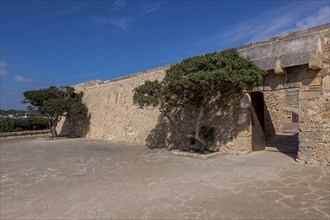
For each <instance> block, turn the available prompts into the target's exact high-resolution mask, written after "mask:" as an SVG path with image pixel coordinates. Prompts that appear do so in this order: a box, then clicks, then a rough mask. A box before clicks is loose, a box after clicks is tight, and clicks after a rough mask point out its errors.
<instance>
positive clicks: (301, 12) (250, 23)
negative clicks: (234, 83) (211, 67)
mask: <svg viewBox="0 0 330 220" xmlns="http://www.w3.org/2000/svg"><path fill="white" fill-rule="evenodd" d="M329 10H330V9H329V7H324V6H322V5H316V4H309V3H306V4H304V5H300V7H297V5H296V4H288V5H285V6H282V7H280V8H277V9H275V10H271V11H267V12H265V13H262V14H260V15H257V16H256V17H253V18H250V19H248V20H246V21H244V22H240V23H237V24H235V25H232V26H227V27H224V28H222V29H221V30H218V31H215V32H214V33H213V34H212V35H211V36H210V37H208V38H204V39H203V40H200V41H199V42H197V43H196V44H195V46H200V47H201V46H203V45H204V46H205V45H213V48H214V46H217V47H220V46H226V45H228V44H235V42H236V43H240V44H247V43H252V42H256V41H260V40H264V39H267V38H271V37H275V36H278V35H283V34H288V33H291V32H294V31H299V30H301V29H304V28H309V27H313V26H317V25H321V24H325V23H329ZM308 15H309V16H308ZM217 32H218V33H217ZM237 46H238V45H237Z"/></svg>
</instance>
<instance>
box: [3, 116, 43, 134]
mask: <svg viewBox="0 0 330 220" xmlns="http://www.w3.org/2000/svg"><path fill="white" fill-rule="evenodd" d="M47 128H48V119H47V118H33V117H31V118H5V119H1V120H0V132H13V131H29V130H43V129H47Z"/></svg>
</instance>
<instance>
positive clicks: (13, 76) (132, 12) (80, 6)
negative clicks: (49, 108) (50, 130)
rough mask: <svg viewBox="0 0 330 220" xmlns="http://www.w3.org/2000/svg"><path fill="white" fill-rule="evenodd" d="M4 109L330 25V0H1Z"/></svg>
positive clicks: (1, 70) (0, 72) (0, 70)
mask: <svg viewBox="0 0 330 220" xmlns="http://www.w3.org/2000/svg"><path fill="white" fill-rule="evenodd" d="M0 2H1V23H0V24H1V45H0V46H1V51H0V52H1V54H0V55H1V57H0V60H1V61H0V64H1V69H0V77H1V105H0V108H1V109H25V107H26V106H25V105H23V104H20V101H21V100H22V99H23V92H24V91H26V90H31V89H40V88H47V87H49V86H51V85H55V86H64V85H74V84H77V83H80V82H85V81H89V80H94V79H100V80H109V79H114V78H118V77H120V76H124V75H129V74H132V73H136V72H141V71H144V70H148V69H152V68H155V67H159V66H163V65H167V64H172V63H176V62H178V61H180V60H182V59H184V58H188V57H191V56H194V55H198V54H203V53H208V52H214V51H218V50H223V49H226V48H231V47H236V46H240V45H244V44H247V43H251V42H254V41H258V40H262V39H266V38H270V37H273V36H277V35H282V34H286V33H290V32H293V31H297V30H301V29H304V28H308V27H312V26H316V25H321V24H325V23H329V19H330V18H329V11H330V6H329V1H327V0H326V1H318V0H314V1H313V0H312V1H306V0H305V1H285V0H282V1H281V0H276V1H267V0H263V1H261V0H260V1H258V0H254V1H249V0H246V1H234V0H231V1H222V0H219V1H217V0H213V1H195V0H193V1H184V0H181V1H175V0H172V1H128V0H127V1H125V0H118V1H110V0H108V1H106V0H103V1H98V0H94V1H69V0H67V1H61V0H51V1H41V0H40V1H29V0H26V1H23V0H22V1H14V0H1V1H0Z"/></svg>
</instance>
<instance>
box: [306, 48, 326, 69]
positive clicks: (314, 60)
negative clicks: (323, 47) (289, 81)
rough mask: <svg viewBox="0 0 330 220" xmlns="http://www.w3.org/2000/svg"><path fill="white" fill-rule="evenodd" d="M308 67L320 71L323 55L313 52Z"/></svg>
mask: <svg viewBox="0 0 330 220" xmlns="http://www.w3.org/2000/svg"><path fill="white" fill-rule="evenodd" d="M308 66H309V68H311V69H315V70H318V69H322V67H323V55H322V53H320V52H315V53H313V54H311V56H310V59H309V62H308Z"/></svg>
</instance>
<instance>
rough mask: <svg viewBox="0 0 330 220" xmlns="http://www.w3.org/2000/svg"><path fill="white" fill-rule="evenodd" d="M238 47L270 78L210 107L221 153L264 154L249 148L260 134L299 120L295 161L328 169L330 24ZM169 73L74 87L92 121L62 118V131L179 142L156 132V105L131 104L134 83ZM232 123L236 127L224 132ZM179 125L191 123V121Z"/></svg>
mask: <svg viewBox="0 0 330 220" xmlns="http://www.w3.org/2000/svg"><path fill="white" fill-rule="evenodd" d="M237 50H238V52H239V53H240V54H241V55H242V56H244V57H249V58H250V59H251V60H252V61H253V62H255V63H256V64H257V65H258V66H259V67H260V68H262V69H265V70H267V72H268V74H267V76H266V77H265V79H264V83H263V85H262V86H260V87H258V88H255V89H254V90H253V91H246V94H237V95H235V96H234V98H233V101H232V102H231V104H230V106H227V107H226V110H224V111H222V112H220V109H223V107H224V106H223V105H222V104H221V103H219V106H217V107H216V106H215V108H214V112H213V114H214V115H216V116H217V117H215V118H212V126H215V130H216V134H218V135H217V137H216V139H217V140H216V144H217V145H218V146H219V147H220V150H221V151H224V152H227V153H231V154H247V153H249V152H251V151H252V150H260V149H263V147H260V146H254V145H255V144H254V143H253V142H256V139H260V140H261V139H262V137H258V135H257V136H256V134H259V133H265V135H266V137H267V136H272V135H275V134H280V133H281V132H282V125H283V123H284V122H287V121H288V119H287V118H288V117H287V116H288V114H289V115H291V119H292V120H295V121H299V152H298V157H299V159H300V160H302V161H305V162H307V163H317V164H329V161H330V146H329V143H330V135H329V134H330V122H329V119H330V76H329V57H330V54H329V53H330V25H329V24H327V25H322V26H319V27H315V28H310V29H306V30H303V31H299V32H296V33H292V34H288V35H285V36H279V37H275V38H272V39H268V40H265V41H260V42H256V43H252V44H249V45H245V46H242V47H239V48H237ZM167 68H168V66H167V67H161V68H158V69H154V70H150V71H146V72H143V73H138V74H135V75H131V76H127V77H123V78H120V79H116V80H110V81H106V82H101V81H91V82H86V83H82V84H79V85H76V86H75V88H76V90H77V91H83V92H84V97H83V101H84V103H85V104H86V106H87V107H88V111H89V118H88V120H87V121H86V122H84V123H83V124H81V125H79V126H78V127H75V128H73V127H72V125H71V124H70V123H69V122H67V121H62V122H61V124H60V125H59V132H60V133H61V134H63V135H65V134H73V133H76V134H77V135H82V136H85V137H86V138H91V139H102V140H110V141H113V142H120V143H130V144H138V145H146V144H150V143H148V142H150V139H155V140H154V144H155V143H156V144H159V146H161V145H163V144H167V145H168V144H171V143H169V141H172V143H174V144H180V143H181V142H180V141H179V142H178V141H177V140H171V136H173V132H174V131H170V130H169V129H168V128H166V129H164V128H160V127H161V126H159V125H161V124H162V123H163V124H164V122H163V121H162V119H161V118H160V117H159V116H160V113H159V111H158V109H157V108H151V107H150V108H147V109H139V108H138V107H137V106H134V105H133V101H132V97H133V92H132V90H133V89H134V88H135V87H136V86H138V85H141V84H143V83H144V82H145V81H146V80H155V79H158V80H161V79H162V78H163V77H164V75H165V71H166V69H167ZM251 92H252V93H258V92H259V93H262V94H263V99H264V109H263V114H262V118H263V119H260V118H259V119H260V120H261V121H260V120H259V121H260V125H261V123H262V124H264V127H263V126H260V125H259V127H258V126H255V125H256V122H257V124H258V121H257V120H256V119H257V118H258V114H260V112H259V113H258V112H257V111H254V109H253V106H252V103H251V102H253V100H251V97H252V98H253V97H254V96H253V94H252V93H251ZM226 111H227V112H226ZM228 112H230V113H231V114H230V115H228ZM188 118H189V117H188ZM188 118H187V119H188ZM289 118H290V117H289ZM206 121H211V119H206ZM210 123H211V122H210ZM165 124H166V123H165ZM229 125H231V126H232V127H233V128H227V127H228V126H229ZM183 126H187V127H189V126H192V125H191V124H189V120H188V121H187V122H186V124H184V125H183ZM234 128H238V129H234ZM261 129H262V130H263V132H262V130H261Z"/></svg>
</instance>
